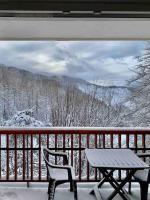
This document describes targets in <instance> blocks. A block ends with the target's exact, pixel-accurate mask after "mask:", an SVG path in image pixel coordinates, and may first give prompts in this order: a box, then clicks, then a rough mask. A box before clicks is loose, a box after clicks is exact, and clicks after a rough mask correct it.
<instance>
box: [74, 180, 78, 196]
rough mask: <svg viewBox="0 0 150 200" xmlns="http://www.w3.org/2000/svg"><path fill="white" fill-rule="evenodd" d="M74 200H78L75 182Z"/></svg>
mask: <svg viewBox="0 0 150 200" xmlns="http://www.w3.org/2000/svg"><path fill="white" fill-rule="evenodd" d="M74 200H78V192H77V183H76V181H74Z"/></svg>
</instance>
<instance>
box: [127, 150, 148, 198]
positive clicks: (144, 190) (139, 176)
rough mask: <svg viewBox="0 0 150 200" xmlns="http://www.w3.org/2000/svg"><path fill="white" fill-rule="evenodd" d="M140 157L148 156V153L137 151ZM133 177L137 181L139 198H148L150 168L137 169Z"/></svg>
mask: <svg viewBox="0 0 150 200" xmlns="http://www.w3.org/2000/svg"><path fill="white" fill-rule="evenodd" d="M137 155H138V156H139V157H140V158H147V157H150V152H149V153H138V154H137ZM134 179H135V180H136V181H137V182H139V184H140V190H141V200H147V198H148V186H149V184H150V170H149V169H144V170H138V171H137V172H136V173H135V174H134ZM129 191H130V193H131V183H129Z"/></svg>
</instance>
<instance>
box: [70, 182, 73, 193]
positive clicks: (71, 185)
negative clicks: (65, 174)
mask: <svg viewBox="0 0 150 200" xmlns="http://www.w3.org/2000/svg"><path fill="white" fill-rule="evenodd" d="M73 189H74V184H73V181H70V192H73Z"/></svg>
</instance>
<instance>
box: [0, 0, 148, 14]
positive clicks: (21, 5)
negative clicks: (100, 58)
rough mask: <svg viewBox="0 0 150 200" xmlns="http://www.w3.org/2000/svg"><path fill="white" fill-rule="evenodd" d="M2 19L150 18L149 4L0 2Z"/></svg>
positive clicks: (137, 0)
mask: <svg viewBox="0 0 150 200" xmlns="http://www.w3.org/2000/svg"><path fill="white" fill-rule="evenodd" d="M0 17H64V18H68V17H70V18H82V17H83V18H85V17H90V18H149V17H150V1H149V0H0Z"/></svg>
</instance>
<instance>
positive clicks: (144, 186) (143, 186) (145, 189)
mask: <svg viewBox="0 0 150 200" xmlns="http://www.w3.org/2000/svg"><path fill="white" fill-rule="evenodd" d="M140 188H141V200H147V197H148V183H146V182H140Z"/></svg>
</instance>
